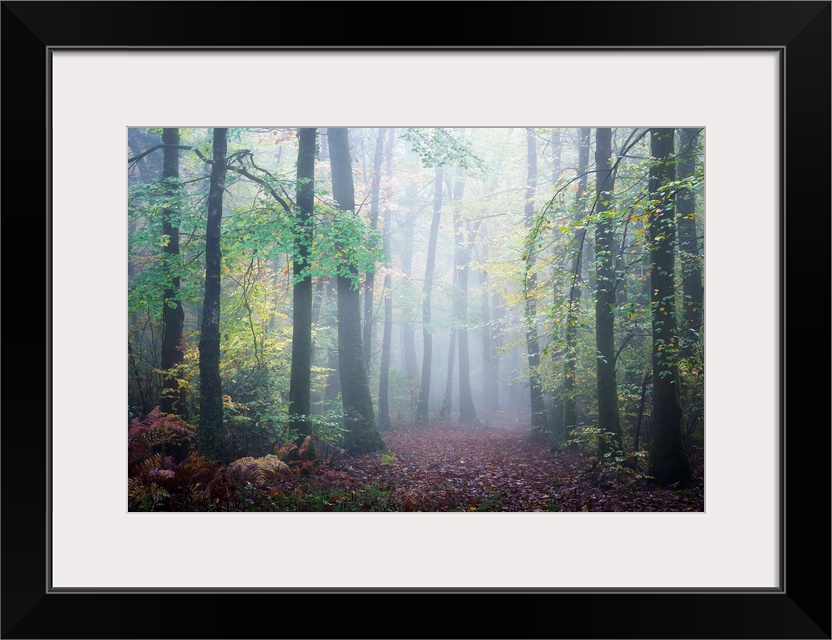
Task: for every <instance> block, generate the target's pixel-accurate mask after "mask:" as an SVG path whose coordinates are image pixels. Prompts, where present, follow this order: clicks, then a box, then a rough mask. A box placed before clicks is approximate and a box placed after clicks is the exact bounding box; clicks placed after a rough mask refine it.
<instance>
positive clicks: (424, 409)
mask: <svg viewBox="0 0 832 640" xmlns="http://www.w3.org/2000/svg"><path fill="white" fill-rule="evenodd" d="M441 218H442V167H440V166H438V167H436V180H435V183H434V198H433V220H432V221H431V225H430V238H429V240H428V255H427V259H426V263H425V284H424V287H423V289H422V381H421V386H420V388H419V404H418V405H417V406H416V422H418V423H419V424H427V423H428V422H429V421H430V419H429V409H430V367H431V359H432V356H433V338H432V336H431V333H432V329H431V326H430V304H431V301H430V298H431V289H432V287H433V269H434V265H435V264H436V241H437V238H438V236H439V222H440V220H441Z"/></svg>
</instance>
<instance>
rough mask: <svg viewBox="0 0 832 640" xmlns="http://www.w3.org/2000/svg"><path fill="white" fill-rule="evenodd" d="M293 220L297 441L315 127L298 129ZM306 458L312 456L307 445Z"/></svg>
mask: <svg viewBox="0 0 832 640" xmlns="http://www.w3.org/2000/svg"><path fill="white" fill-rule="evenodd" d="M298 141H299V144H298V162H297V208H298V212H297V220H296V224H295V240H294V256H293V261H292V273H293V275H294V278H295V284H294V286H293V287H292V365H291V373H290V379H289V419H290V422H291V424H292V426H293V427H294V428H295V429H297V430H298V432H299V436H298V444H299V445H300V443H301V442H302V441H303V439H304V438H305V437H306V436H308V435H312V422H311V420H310V415H311V413H312V394H311V377H312V274H311V271H310V269H311V265H310V263H309V256H310V255H311V252H312V241H313V234H314V230H313V226H312V224H313V222H312V213H313V208H314V201H315V152H316V147H317V144H316V142H317V129H314V128H302V129H300V130H299V131H298ZM307 456H308V457H314V448H310V449H309V450H308V453H307Z"/></svg>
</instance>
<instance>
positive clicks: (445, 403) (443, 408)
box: [439, 328, 456, 421]
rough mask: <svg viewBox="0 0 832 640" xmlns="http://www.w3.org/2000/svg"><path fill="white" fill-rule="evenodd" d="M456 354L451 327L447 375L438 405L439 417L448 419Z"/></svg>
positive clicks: (451, 406) (450, 409) (451, 407)
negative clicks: (442, 394)
mask: <svg viewBox="0 0 832 640" xmlns="http://www.w3.org/2000/svg"><path fill="white" fill-rule="evenodd" d="M455 355H456V331H454V330H453V328H451V337H450V340H449V342H448V375H447V377H446V378H445V395H444V396H442V404H441V405H440V406H439V419H440V420H441V421H450V418H451V411H452V409H453V394H454V356H455Z"/></svg>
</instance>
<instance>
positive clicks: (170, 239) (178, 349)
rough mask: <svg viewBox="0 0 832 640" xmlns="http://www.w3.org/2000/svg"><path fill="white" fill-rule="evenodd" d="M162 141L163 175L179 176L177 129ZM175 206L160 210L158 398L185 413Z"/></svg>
mask: <svg viewBox="0 0 832 640" xmlns="http://www.w3.org/2000/svg"><path fill="white" fill-rule="evenodd" d="M162 143H163V144H164V145H165V150H164V165H163V168H162V179H163V180H168V179H171V180H173V181H176V180H178V179H179V150H178V149H175V148H170V147H175V146H178V145H179V129H163V131H162ZM178 190H179V187H178V185H175V184H168V185H167V186H166V188H165V196H166V197H167V198H173V197H174V196H175V195H176V193H177V191H178ZM174 213H175V212H174V209H173V207H172V206H170V205H168V206H166V207H165V208H164V209H163V210H162V233H163V234H164V235H165V236H166V237H167V244H166V245H165V247H164V249H163V252H164V258H165V263H164V264H165V281H166V286H165V292H164V294H163V295H162V354H161V356H162V362H161V365H162V367H161V368H162V371H163V375H164V382H163V384H162V398H161V400H160V402H159V405H160V408H161V410H162V412H163V413H177V414H184V412H185V390H184V388H183V389H180V387H179V377H180V374H179V373H178V372H177V371H176V367H178V366H179V365H181V364H182V363H183V362H184V361H185V353H184V351H183V349H182V331H183V326H184V324H185V311H184V310H183V309H182V302H181V300H180V295H179V288H180V285H181V280H180V277H179V268H180V266H181V262H180V260H181V259H180V255H179V225H178V224H177V223H175V221H174V220H173V217H174Z"/></svg>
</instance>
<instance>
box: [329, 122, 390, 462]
mask: <svg viewBox="0 0 832 640" xmlns="http://www.w3.org/2000/svg"><path fill="white" fill-rule="evenodd" d="M327 135H328V136H329V154H330V166H331V169H332V195H333V197H334V198H335V201H336V203H337V204H338V208H339V209H340V211H339V213H338V215H342V216H355V191H354V187H353V180H352V161H351V159H350V150H349V134H348V132H347V129H346V128H343V127H337V128H330V129H328V130H327ZM349 241H350V242H356V239H350V240H349ZM358 241H359V242H360V240H358ZM342 251H343V254H344V263H343V264H342V265H341V266H340V268H339V272H338V276H337V287H338V370H339V374H340V378H341V403H342V406H343V409H344V422H345V426H346V428H347V431H348V435H347V437H346V443H345V445H346V448H347V450H349V451H350V452H351V453H353V454H361V453H368V452H370V451H383V450H386V448H387V445H386V444H385V442H384V439H383V438H382V437H381V434H380V433H379V431H378V428H377V427H376V420H375V413H374V411H373V400H372V398H371V396H370V384H369V380H368V379H367V368H366V367H365V366H364V349H363V347H362V344H361V297H360V295H359V292H358V269H357V267H356V266H355V264H354V263H353V261H352V254H353V253H354V252H355V247H349V246H343V247H342Z"/></svg>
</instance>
